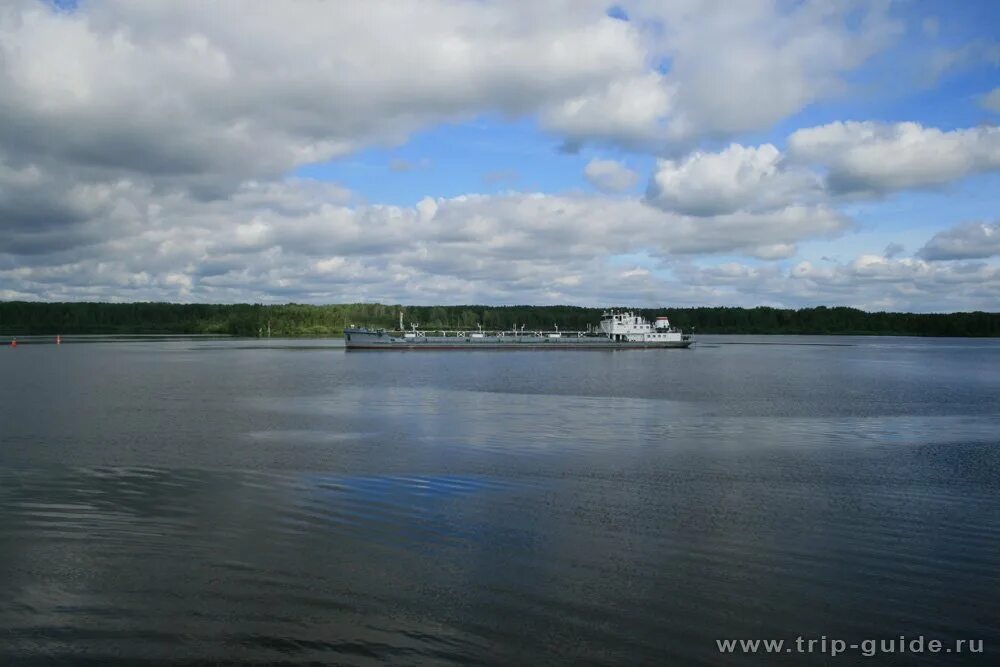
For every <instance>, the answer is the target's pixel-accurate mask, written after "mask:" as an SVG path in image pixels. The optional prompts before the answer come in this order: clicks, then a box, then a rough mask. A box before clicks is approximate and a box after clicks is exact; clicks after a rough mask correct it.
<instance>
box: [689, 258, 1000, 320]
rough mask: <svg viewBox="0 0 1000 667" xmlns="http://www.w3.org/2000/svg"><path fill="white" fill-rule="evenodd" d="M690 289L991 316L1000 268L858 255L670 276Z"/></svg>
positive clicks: (730, 296) (803, 302)
mask: <svg viewBox="0 0 1000 667" xmlns="http://www.w3.org/2000/svg"><path fill="white" fill-rule="evenodd" d="M674 272H675V273H676V274H677V275H678V278H679V279H680V280H681V282H683V283H684V284H685V285H687V286H689V287H690V289H692V290H697V289H699V288H703V289H709V290H712V291H713V292H714V293H715V295H716V296H715V298H717V299H722V300H723V301H724V302H725V303H732V304H740V305H745V306H754V305H759V304H761V303H767V304H771V305H774V306H779V307H802V306H809V305H817V304H825V305H845V306H854V307H859V308H864V309H866V310H902V311H915V312H935V311H938V312H941V311H955V310H983V309H985V310H991V309H994V304H996V302H997V299H998V298H1000V267H997V266H994V265H989V264H986V263H984V262H952V263H944V264H941V263H933V262H926V261H924V260H921V259H911V258H900V259H893V258H887V257H883V256H880V255H861V256H858V257H856V258H854V259H852V260H850V261H848V262H843V263H841V262H826V263H824V264H822V265H817V264H814V263H813V262H809V261H801V262H798V263H796V264H794V265H793V266H791V267H789V268H784V267H782V266H778V265H774V264H767V265H763V266H756V265H749V264H743V263H739V262H727V263H724V264H721V265H715V266H698V265H686V266H684V267H680V268H677V269H675V271H674Z"/></svg>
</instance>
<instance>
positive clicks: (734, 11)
mask: <svg viewBox="0 0 1000 667" xmlns="http://www.w3.org/2000/svg"><path fill="white" fill-rule="evenodd" d="M851 5H852V3H850V2H848V3H842V4H840V3H839V4H837V5H836V6H832V5H831V6H826V5H824V6H818V3H805V4H804V5H797V6H787V7H785V6H779V5H777V4H774V5H772V4H770V3H739V6H738V7H733V6H729V5H728V4H719V5H713V4H691V3H669V4H663V3H642V2H635V3H632V4H631V5H630V6H629V14H630V16H632V17H633V20H631V21H620V20H616V19H614V18H611V17H608V16H607V15H606V14H605V11H606V9H607V5H606V3H604V2H597V1H596V0H574V1H570V0H548V1H546V2H537V3H481V2H467V3H454V2H450V1H448V0H423V1H421V2H413V1H407V0H401V1H400V2H394V3H392V5H391V7H390V6H389V5H388V4H386V3H378V2H368V1H365V0H356V1H353V2H352V1H349V0H343V1H342V2H337V3H321V2H300V3H277V2H275V3H256V4H254V5H252V6H249V7H248V6H247V5H246V4H245V3H242V2H238V1H237V0H220V1H219V2H214V3H211V4H210V5H205V4H198V3H177V2H172V1H169V0H148V1H147V2H142V3H135V2H128V1H126V0H107V1H105V2H94V3H80V4H79V6H77V7H76V8H75V9H74V10H72V11H57V10H54V9H53V8H52V7H51V6H49V5H47V4H46V3H41V2H35V1H34V0H15V1H13V2H8V3H5V4H4V6H3V7H0V89H3V90H4V93H5V94H4V97H5V103H4V104H3V105H0V145H3V146H4V148H5V150H6V151H7V152H8V154H13V153H15V152H16V153H18V154H19V155H24V156H28V155H30V156H32V157H31V159H33V160H35V161H38V162H44V161H47V160H50V159H51V160H58V161H60V162H64V163H72V164H74V165H77V166H78V167H79V166H84V167H88V168H93V169H109V168H110V169H125V170H130V171H134V172H141V173H150V174H155V175H157V177H158V178H159V179H160V181H161V183H163V182H166V181H168V179H169V180H170V181H171V183H172V184H173V185H177V184H180V185H186V186H190V185H192V184H194V185H197V186H199V187H201V188H203V189H205V191H206V193H213V194H214V193H216V192H217V191H218V190H220V189H223V190H224V189H226V188H228V187H231V186H232V185H233V184H234V183H238V182H239V181H240V180H242V179H244V178H250V177H253V178H262V177H267V176H275V175H278V174H282V173H286V172H287V171H288V170H289V169H291V168H293V167H295V166H298V165H301V164H304V163H309V162H316V161H322V160H325V159H329V158H332V157H337V156H341V155H345V154H347V153H350V152H352V151H355V150H357V149H358V148H360V147H363V146H369V145H387V144H395V143H399V142H400V141H402V140H404V139H405V137H406V136H407V135H408V133H410V132H412V131H414V130H416V129H419V128H422V127H425V126H427V125H430V124H433V123H437V122H440V121H442V120H448V119H456V118H464V117H468V116H471V115H474V114H478V113H482V112H487V111H499V112H502V113H505V114H508V115H512V116H517V115H523V114H534V113H537V114H539V116H540V120H541V123H542V125H543V126H544V127H546V128H548V129H550V130H553V131H555V132H558V133H560V134H562V135H563V136H564V137H566V138H567V139H568V140H570V141H572V142H586V141H610V142H616V143H621V144H626V145H628V146H630V147H632V148H639V149H642V150H651V151H655V150H659V149H660V148H662V147H663V146H664V144H665V142H667V141H670V140H680V141H684V142H688V141H694V140H696V139H698V138H699V137H703V136H707V135H712V136H714V135H718V134H727V133H733V132H738V131H741V130H745V129H753V128H763V127H767V126H768V125H770V124H771V123H773V122H774V121H776V120H778V119H780V118H781V117H783V116H786V115H788V114H790V113H793V112H795V111H797V110H799V109H801V108H803V107H804V106H805V105H806V104H808V103H810V102H812V101H815V100H817V99H821V98H823V97H826V96H829V95H830V94H831V93H832V92H834V91H836V90H838V89H839V88H841V83H840V77H841V76H842V75H843V74H844V73H846V72H849V71H850V70H852V69H854V68H856V67H857V66H859V65H860V64H861V63H862V62H863V61H864V60H865V59H866V58H867V57H868V56H869V55H871V54H872V53H874V52H876V51H877V50H879V49H881V48H883V47H884V46H886V45H887V44H888V43H889V42H890V41H891V38H892V35H893V33H894V30H895V28H894V24H893V22H892V21H890V20H889V19H888V18H887V16H886V14H885V12H884V11H882V10H881V9H879V8H877V7H871V6H868V4H867V3H859V4H858V5H856V6H851ZM847 16H850V17H851V19H852V21H851V26H852V27H848V23H847V22H846V21H845V18H846V17H847ZM663 63H669V66H668V67H666V68H664V67H663V66H662V64H663Z"/></svg>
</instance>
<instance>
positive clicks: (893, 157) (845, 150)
mask: <svg viewBox="0 0 1000 667" xmlns="http://www.w3.org/2000/svg"><path fill="white" fill-rule="evenodd" d="M788 150H789V154H790V156H791V157H792V158H794V159H796V160H800V161H804V162H809V163H814V164H818V165H822V166H823V167H825V168H826V169H827V178H826V180H827V185H828V187H829V188H830V189H831V190H832V191H834V192H839V193H863V194H865V193H867V194H879V193H884V192H889V191H893V190H904V189H909V188H922V187H934V186H941V185H945V184H947V183H950V182H952V181H956V180H958V179H960V178H962V177H964V176H967V175H969V174H972V173H976V172H983V171H990V170H995V169H1000V128H998V127H975V128H968V129H958V130H951V131H942V130H939V129H937V128H927V127H923V126H922V125H920V124H919V123H893V124H889V123H879V122H874V121H867V122H853V121H852V122H846V123H844V122H835V123H829V124H827V125H822V126H819V127H812V128H807V129H801V130H796V131H795V132H793V133H792V135H791V136H790V137H789V139H788Z"/></svg>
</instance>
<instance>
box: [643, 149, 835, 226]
mask: <svg viewBox="0 0 1000 667" xmlns="http://www.w3.org/2000/svg"><path fill="white" fill-rule="evenodd" d="M820 190H821V188H820V181H819V179H818V178H817V177H816V176H815V175H814V174H813V173H811V172H809V171H808V170H805V169H801V168H797V169H796V168H788V167H787V166H786V165H785V164H784V161H783V159H782V156H781V153H780V152H779V151H778V149H777V148H775V147H774V146H772V145H771V144H764V145H763V146H759V147H752V146H751V147H747V146H741V145H739V144H732V145H730V146H729V147H728V148H726V149H725V150H723V151H721V152H719V153H705V152H701V151H697V152H695V153H692V154H691V155H689V156H687V157H686V158H684V159H683V160H679V161H675V160H660V161H659V163H658V164H657V168H656V172H655V173H654V174H653V177H652V181H651V182H650V186H649V193H648V194H649V199H650V201H652V202H653V203H654V204H656V205H657V206H660V207H661V208H663V209H665V210H671V211H677V212H679V213H685V214H690V215H719V214H723V213H734V212H736V211H741V210H745V211H755V212H760V211H769V210H775V209H779V208H782V207H785V206H788V205H790V204H793V203H803V202H810V201H815V200H816V199H817V198H818V196H819V195H820Z"/></svg>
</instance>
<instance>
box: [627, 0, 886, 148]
mask: <svg viewBox="0 0 1000 667" xmlns="http://www.w3.org/2000/svg"><path fill="white" fill-rule="evenodd" d="M629 16H631V17H639V18H640V19H643V18H644V19H647V20H649V21H650V22H651V23H653V24H654V25H655V26H656V29H655V35H656V43H657V44H658V45H659V47H660V49H661V51H662V56H663V57H664V58H665V59H666V60H667V61H668V62H669V69H668V71H667V73H666V78H665V83H666V85H667V86H668V87H669V89H670V90H671V93H672V97H673V98H674V99H673V102H672V107H671V113H670V115H669V118H668V119H667V127H666V129H667V133H668V135H669V136H670V137H673V138H683V137H689V136H702V135H705V134H709V135H716V136H719V135H731V134H734V133H738V132H742V131H747V130H751V129H756V128H763V127H768V126H770V125H771V124H772V123H774V122H775V121H777V120H779V119H781V118H784V117H786V116H788V115H790V114H792V113H795V112H796V111H799V110H801V109H802V108H804V107H805V106H806V105H808V104H809V103H811V102H815V101H817V100H822V99H827V98H830V97H832V96H835V95H838V94H840V93H843V92H844V91H845V89H846V84H845V83H844V81H843V78H842V77H843V75H844V74H845V73H847V72H850V71H851V70H853V69H855V68H857V67H858V66H860V65H861V64H862V63H864V62H865V61H866V60H867V59H868V58H870V57H871V56H872V55H874V54H875V53H877V52H879V51H880V50H882V49H884V48H885V47H886V46H887V45H889V44H890V43H892V41H893V40H894V39H895V38H896V37H897V36H898V35H899V34H901V32H902V26H901V24H900V23H899V22H898V21H896V20H894V19H893V18H892V17H891V16H890V15H889V12H888V6H887V3H870V2H855V1H852V0H848V1H847V2H835V3H831V2H802V3H774V2H729V3H708V4H706V3H699V2H687V1H682V2H646V3H638V6H636V7H630V10H629ZM848 26H852V27H848Z"/></svg>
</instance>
